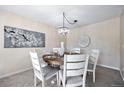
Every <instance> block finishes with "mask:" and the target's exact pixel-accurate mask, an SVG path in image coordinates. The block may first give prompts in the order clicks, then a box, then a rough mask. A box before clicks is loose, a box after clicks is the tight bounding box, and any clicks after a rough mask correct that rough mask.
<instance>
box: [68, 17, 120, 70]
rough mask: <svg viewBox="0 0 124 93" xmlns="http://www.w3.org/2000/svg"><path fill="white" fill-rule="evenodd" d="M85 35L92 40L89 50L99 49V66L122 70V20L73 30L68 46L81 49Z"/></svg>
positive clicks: (117, 19)
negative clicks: (81, 38) (81, 40)
mask: <svg viewBox="0 0 124 93" xmlns="http://www.w3.org/2000/svg"><path fill="white" fill-rule="evenodd" d="M83 34H87V35H89V36H90V38H91V44H90V46H89V47H88V48H86V49H88V50H91V49H93V48H98V49H99V50H100V58H99V61H98V64H102V65H105V66H110V67H112V68H115V69H119V68H120V18H119V17H117V18H114V19H110V20H106V21H103V22H99V23H96V24H91V25H88V26H84V27H79V28H76V29H72V30H71V31H70V34H69V35H68V41H67V44H68V45H67V46H68V47H79V45H78V42H79V39H80V37H81V36H82V35H83Z"/></svg>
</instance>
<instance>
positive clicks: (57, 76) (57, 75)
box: [56, 73, 59, 86]
mask: <svg viewBox="0 0 124 93" xmlns="http://www.w3.org/2000/svg"><path fill="white" fill-rule="evenodd" d="M56 80H57V85H58V86H59V73H57V74H56Z"/></svg>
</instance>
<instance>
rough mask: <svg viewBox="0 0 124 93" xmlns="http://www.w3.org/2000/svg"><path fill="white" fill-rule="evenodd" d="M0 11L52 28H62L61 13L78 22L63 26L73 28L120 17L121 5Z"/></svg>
mask: <svg viewBox="0 0 124 93" xmlns="http://www.w3.org/2000/svg"><path fill="white" fill-rule="evenodd" d="M0 9H2V10H7V11H10V12H14V13H16V14H18V15H21V16H24V17H28V18H31V19H33V20H36V21H39V22H41V23H46V24H48V25H51V26H54V27H56V28H58V27H61V26H62V13H63V12H65V15H66V17H67V18H68V19H69V20H70V22H73V20H75V19H76V20H78V22H77V23H76V24H74V25H69V24H68V23H66V24H65V25H66V26H68V27H70V28H74V27H79V26H84V25H89V24H93V23H96V22H100V21H103V20H107V19H111V18H114V17H117V16H120V14H121V11H122V9H124V6H123V5H62V6H61V5H56V6H55V5H53V6H43V5H42V6H33V5H32V6H31V5H28V6H26V5H1V6H0Z"/></svg>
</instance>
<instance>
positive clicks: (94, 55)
mask: <svg viewBox="0 0 124 93" xmlns="http://www.w3.org/2000/svg"><path fill="white" fill-rule="evenodd" d="M98 57H99V50H98V49H93V50H92V51H91V54H90V57H89V62H88V70H87V71H88V72H92V73H93V82H94V83H95V81H96V79H95V70H96V65H97V61H98Z"/></svg>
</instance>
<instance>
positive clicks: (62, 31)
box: [58, 12, 77, 36]
mask: <svg viewBox="0 0 124 93" xmlns="http://www.w3.org/2000/svg"><path fill="white" fill-rule="evenodd" d="M65 21H66V22H67V23H68V24H71V25H73V24H75V23H76V22H77V20H74V21H73V22H72V23H71V22H70V21H69V20H68V19H67V17H66V16H65V13H64V12H63V26H62V27H60V28H59V29H58V33H59V34H62V35H64V36H66V35H67V34H68V33H69V31H70V30H69V28H68V27H66V26H65Z"/></svg>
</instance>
